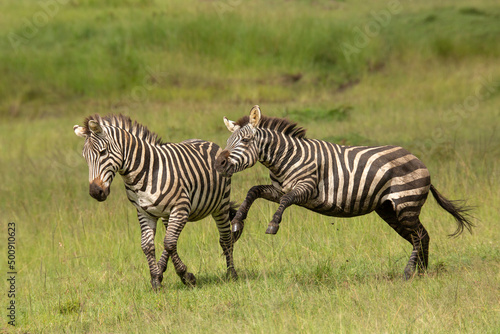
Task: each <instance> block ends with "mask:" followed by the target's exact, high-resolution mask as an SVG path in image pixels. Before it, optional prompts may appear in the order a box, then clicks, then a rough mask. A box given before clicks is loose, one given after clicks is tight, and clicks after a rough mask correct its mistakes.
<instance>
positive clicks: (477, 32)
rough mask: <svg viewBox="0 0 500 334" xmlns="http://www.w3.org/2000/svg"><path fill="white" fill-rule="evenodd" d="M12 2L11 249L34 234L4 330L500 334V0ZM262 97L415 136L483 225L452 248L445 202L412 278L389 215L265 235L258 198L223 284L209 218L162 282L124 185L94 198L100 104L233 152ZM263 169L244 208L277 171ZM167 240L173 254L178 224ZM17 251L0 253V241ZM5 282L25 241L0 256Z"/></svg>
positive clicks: (5, 14)
mask: <svg viewBox="0 0 500 334" xmlns="http://www.w3.org/2000/svg"><path fill="white" fill-rule="evenodd" d="M2 8H3V10H2V11H1V13H0V34H1V36H2V38H1V39H0V73H1V75H0V133H2V135H1V137H0V138H1V139H0V140H1V142H0V167H1V171H2V174H3V175H2V182H1V183H0V196H1V198H0V209H1V212H2V217H3V222H2V224H1V233H2V237H1V238H2V239H3V240H7V233H8V229H7V225H8V223H9V222H15V224H16V236H15V238H16V267H15V270H16V271H17V274H16V283H15V303H16V304H15V305H16V326H15V327H12V326H10V325H9V324H8V321H9V319H8V318H7V310H6V308H7V307H8V305H9V302H10V301H11V300H12V298H8V297H7V295H8V291H9V285H7V284H8V282H6V280H5V279H4V285H2V286H3V287H4V290H3V291H2V293H1V295H2V298H1V301H2V305H1V306H2V310H3V311H2V317H1V319H2V324H1V325H0V331H1V332H3V331H6V332H11V331H12V332H19V333H52V332H55V333H57V332H76V333H80V332H85V333H159V332H168V333H180V332H191V333H228V332H237V333H264V332H265V333H293V332H299V333H358V332H361V333H459V332H460V333H498V332H500V320H499V319H500V243H499V240H500V230H499V228H498V222H499V221H500V213H499V203H500V190H499V189H500V187H499V185H500V131H499V124H500V123H499V121H498V120H499V119H500V67H499V66H498V65H499V59H500V5H499V4H498V3H497V1H493V0H491V1H489V0H477V1H460V0H459V1H451V0H449V1H441V2H439V4H437V3H435V2H433V1H404V0H401V1H372V2H370V5H366V3H365V2H363V1H338V2H337V1H326V0H317V1H306V0H304V1H298V0H297V1H273V2H266V1H261V0H259V1H252V2H250V1H225V0H220V1H217V0H214V1H152V0H142V1H141V0H137V1H134V0H127V1H118V0H108V1H97V0H95V1H94V0H78V1H62V0H61V2H57V1H56V0H54V1H49V0H47V1H43V2H41V3H38V2H33V1H15V2H9V3H8V4H7V3H5V4H4V5H3V6H2ZM254 104H259V105H260V107H261V109H262V112H263V113H264V114H265V115H270V116H286V117H288V118H290V119H292V120H295V121H298V122H299V123H300V125H302V126H304V127H306V128H307V129H308V136H309V137H311V138H319V139H326V140H330V141H333V142H337V143H344V144H355V145H378V144H395V145H402V146H404V147H406V148H407V149H409V150H410V151H411V152H412V153H414V154H415V155H417V156H418V157H419V158H420V159H421V160H422V161H423V162H424V163H425V164H426V165H427V166H428V168H429V170H430V172H431V176H432V182H433V184H434V185H435V186H436V187H437V189H438V190H439V191H440V192H442V193H443V194H444V195H445V196H447V197H449V198H451V199H467V200H468V203H469V204H470V205H472V206H474V211H473V215H474V216H475V219H474V223H475V224H476V228H475V229H474V233H473V234H472V235H470V234H468V233H464V234H463V235H461V236H460V237H458V238H455V239H450V238H448V237H447V234H449V233H452V232H453V231H454V230H455V223H454V221H453V219H452V217H451V216H449V215H448V214H447V213H446V212H445V211H443V210H442V209H440V208H439V206H438V205H437V204H436V202H435V201H434V200H433V199H429V200H428V202H427V203H426V205H425V206H424V208H423V213H422V216H421V218H422V222H423V224H424V225H425V227H426V228H427V230H428V231H429V234H430V237H431V246H430V267H429V272H428V274H427V275H425V276H423V277H418V278H415V279H414V280H411V281H407V282H405V281H403V269H404V266H405V265H406V262H407V260H408V257H409V255H410V250H411V247H410V245H409V244H407V242H406V241H404V240H403V239H402V238H400V237H399V236H398V235H397V234H396V233H395V232H394V231H393V230H392V229H391V228H390V227H389V226H388V225H387V224H385V223H384V222H383V221H382V220H381V219H380V218H378V216H376V215H368V216H364V217H358V218H351V219H334V218H328V217H325V216H321V215H318V214H314V213H312V212H310V211H307V210H305V209H302V208H299V207H293V208H290V209H288V210H287V211H286V212H285V215H284V218H283V223H282V225H281V226H282V227H281V229H280V232H279V233H278V234H277V235H276V236H269V235H265V234H264V231H265V229H266V226H267V223H268V221H269V220H270V219H271V217H272V214H273V213H274V210H276V205H275V204H271V203H267V202H264V201H258V202H256V203H255V205H254V206H253V210H251V211H250V213H249V216H248V219H247V224H246V226H245V232H244V234H243V236H242V237H241V239H240V241H238V243H237V244H236V245H235V265H236V269H237V271H238V273H239V276H240V279H239V280H238V281H235V282H232V281H225V280H224V274H225V265H224V258H223V257H222V255H221V249H220V247H219V244H218V233H217V230H216V228H215V223H214V222H213V220H211V219H205V220H203V221H200V222H196V223H190V224H188V226H187V227H186V228H185V229H184V231H183V233H182V234H181V237H180V242H179V254H180V256H181V258H182V259H183V261H184V262H185V263H186V264H187V265H188V267H189V268H190V271H192V272H193V273H194V274H195V275H196V277H197V280H198V286H197V287H196V288H194V289H189V288H187V287H185V286H184V285H182V283H181V282H180V280H179V279H178V277H177V275H176V274H175V272H174V270H173V268H172V266H171V264H170V265H169V267H168V268H167V272H166V273H165V278H164V281H163V285H164V287H163V289H162V290H161V291H159V292H158V293H154V292H153V291H151V288H150V283H149V270H148V268H147V263H146V260H145V257H144V255H143V253H142V250H141V248H140V231H139V227H138V223H137V218H136V215H135V210H134V208H133V206H132V205H131V204H130V203H129V202H128V200H127V199H126V196H125V192H124V190H123V184H122V181H121V180H120V178H117V179H116V180H115V181H114V183H113V185H112V192H111V195H110V197H109V198H108V200H107V201H106V202H103V203H98V202H97V201H95V200H94V199H92V198H91V197H90V196H89V195H88V182H87V180H88V168H87V165H86V163H85V160H84V159H83V158H82V156H81V149H82V145H83V142H82V141H81V140H80V138H77V137H76V136H75V135H74V133H73V131H72V126H73V125H74V124H81V123H82V122H83V119H84V118H85V116H87V115H89V114H93V113H100V114H103V115H104V114H108V113H124V114H126V115H128V116H130V117H131V118H133V119H135V120H137V121H139V122H141V123H143V124H145V125H147V126H148V127H149V128H150V129H151V130H152V131H155V132H156V133H158V134H159V135H160V136H162V137H163V139H165V140H167V141H172V142H175V141H181V140H184V139H187V138H195V137H196V138H202V139H207V140H211V141H214V142H216V143H218V144H219V145H221V146H225V140H226V139H227V137H228V136H229V132H227V130H226V128H225V126H224V124H223V122H222V117H223V116H228V117H229V118H230V119H237V118H239V117H240V116H243V115H245V114H247V113H248V112H249V110H250V108H251V107H252V106H253V105H254ZM268 182H269V179H268V175H267V171H266V170H265V168H263V167H262V166H256V167H254V168H252V169H250V170H248V171H246V172H244V173H241V174H236V175H235V176H234V177H233V181H232V183H233V192H232V199H233V200H235V201H238V202H241V201H242V200H243V198H244V196H245V194H246V191H247V190H248V189H249V188H250V187H251V186H253V185H256V184H265V183H268ZM158 234H159V235H157V247H156V249H157V250H158V249H162V239H163V235H164V231H160V233H158ZM3 244H4V243H2V245H3ZM2 249H3V251H2V252H3V255H2V256H3V259H4V260H2V263H3V264H2V271H3V272H4V274H5V275H4V277H6V276H7V277H8V275H7V272H9V271H10V270H9V268H8V267H7V257H8V254H7V247H6V246H2Z"/></svg>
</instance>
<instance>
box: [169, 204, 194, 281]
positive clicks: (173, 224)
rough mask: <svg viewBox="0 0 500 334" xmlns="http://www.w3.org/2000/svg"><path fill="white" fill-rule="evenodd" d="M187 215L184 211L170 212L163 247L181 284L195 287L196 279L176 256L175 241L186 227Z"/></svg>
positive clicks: (177, 255)
mask: <svg viewBox="0 0 500 334" xmlns="http://www.w3.org/2000/svg"><path fill="white" fill-rule="evenodd" d="M188 216H189V214H188V212H186V211H184V210H182V209H181V210H178V209H177V210H172V212H171V214H170V218H169V221H168V228H167V233H166V235H165V240H164V246H165V250H166V251H167V252H168V255H169V256H170V258H171V259H172V263H173V265H174V268H175V272H176V273H177V275H178V276H179V277H180V279H181V281H182V283H184V284H185V285H187V286H189V287H194V286H196V277H195V276H194V275H193V274H192V273H190V272H188V271H187V266H186V265H185V264H184V263H183V262H182V260H181V258H180V257H179V254H177V240H178V239H179V235H180V234H181V232H182V229H183V228H184V226H185V225H186V222H187V218H188Z"/></svg>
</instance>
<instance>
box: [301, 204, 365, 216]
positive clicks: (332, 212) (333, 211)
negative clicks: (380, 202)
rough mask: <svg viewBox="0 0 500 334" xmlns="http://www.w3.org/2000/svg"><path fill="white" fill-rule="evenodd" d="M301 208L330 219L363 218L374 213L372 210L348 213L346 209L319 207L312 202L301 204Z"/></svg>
mask: <svg viewBox="0 0 500 334" xmlns="http://www.w3.org/2000/svg"><path fill="white" fill-rule="evenodd" d="M300 206H302V207H304V208H306V209H309V210H311V211H314V212H316V213H320V214H322V215H325V216H330V217H343V218H349V217H358V216H363V215H366V214H368V213H370V212H372V211H373V209H371V210H364V211H358V212H349V211H346V210H345V209H343V208H341V207H338V206H335V205H324V204H323V205H320V206H318V205H317V202H315V201H311V202H308V203H305V204H301V205H300Z"/></svg>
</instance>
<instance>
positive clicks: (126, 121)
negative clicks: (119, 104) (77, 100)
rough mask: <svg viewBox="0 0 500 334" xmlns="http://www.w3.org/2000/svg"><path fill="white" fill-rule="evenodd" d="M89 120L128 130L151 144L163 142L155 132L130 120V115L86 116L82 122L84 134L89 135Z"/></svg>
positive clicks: (161, 143)
mask: <svg viewBox="0 0 500 334" xmlns="http://www.w3.org/2000/svg"><path fill="white" fill-rule="evenodd" d="M89 121H96V122H97V123H99V124H100V125H105V126H106V125H110V126H114V127H117V128H120V129H123V130H125V131H127V132H129V133H130V134H132V135H135V136H136V137H138V138H140V139H142V140H144V141H146V142H148V143H150V144H153V145H163V144H165V142H163V141H162V139H161V138H160V136H158V135H157V134H156V133H154V132H152V131H150V130H149V129H148V128H147V127H146V126H144V125H142V124H139V123H137V122H136V121H132V120H131V119H130V117H128V116H124V115H121V114H120V115H108V116H104V117H101V116H100V115H98V114H95V115H91V116H88V117H87V118H85V120H84V122H83V128H84V129H85V130H84V131H85V134H86V135H90V130H89V126H88V125H89Z"/></svg>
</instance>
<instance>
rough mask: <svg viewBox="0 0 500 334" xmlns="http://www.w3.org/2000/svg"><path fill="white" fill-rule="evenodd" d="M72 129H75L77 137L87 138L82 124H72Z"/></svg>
mask: <svg viewBox="0 0 500 334" xmlns="http://www.w3.org/2000/svg"><path fill="white" fill-rule="evenodd" d="M73 131H75V135H77V136H78V137H82V138H87V135H86V134H85V129H84V127H83V126H80V125H74V126H73Z"/></svg>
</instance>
